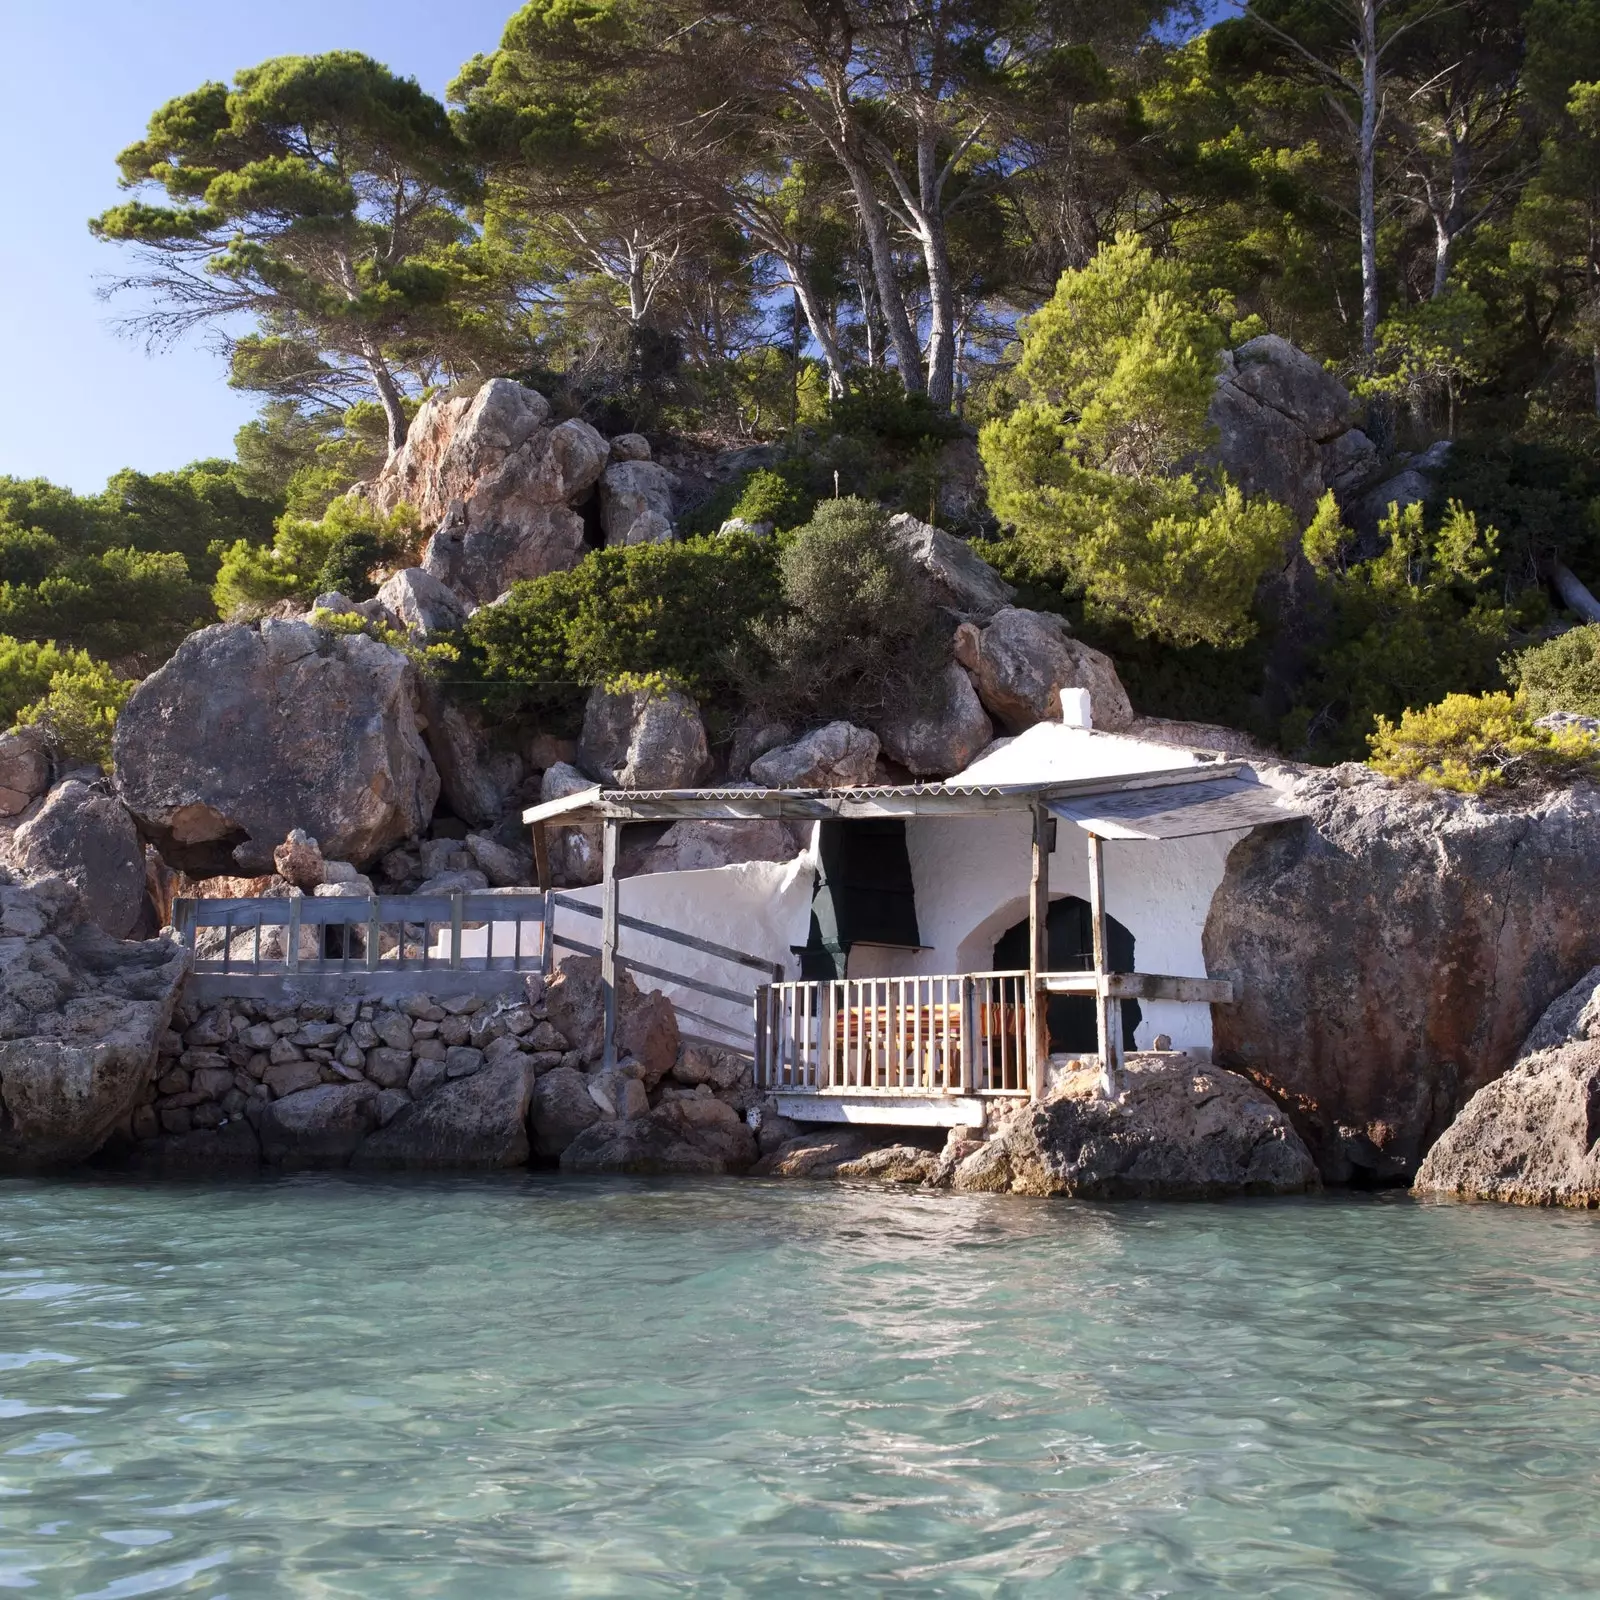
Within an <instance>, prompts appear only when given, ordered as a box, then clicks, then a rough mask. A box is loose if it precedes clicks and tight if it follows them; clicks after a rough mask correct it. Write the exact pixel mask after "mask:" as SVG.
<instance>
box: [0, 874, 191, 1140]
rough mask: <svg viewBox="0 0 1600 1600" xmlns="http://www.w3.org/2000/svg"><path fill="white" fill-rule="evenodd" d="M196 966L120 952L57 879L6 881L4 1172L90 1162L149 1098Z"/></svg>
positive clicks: (1, 984) (165, 951)
mask: <svg viewBox="0 0 1600 1600" xmlns="http://www.w3.org/2000/svg"><path fill="white" fill-rule="evenodd" d="M187 970H188V956H187V955H186V953H185V952H184V950H183V949H182V947H181V946H179V945H177V944H175V943H173V942H171V941H170V940H169V939H164V938H163V939H151V940H149V941H147V942H144V943H136V944H123V943H120V942H118V941H116V940H113V939H109V938H107V937H106V936H105V934H103V933H101V932H100V930H99V929H98V928H96V927H95V926H94V925H93V924H92V923H89V922H86V921H85V920H84V913H83V907H82V904H81V902H80V900H79V897H78V894H77V891H76V890H75V889H74V888H73V887H72V885H71V884H69V883H67V882H66V881H65V880H63V879H60V878H45V879H42V880H40V881H39V882H37V883H34V884H32V885H29V886H28V887H26V888H24V887H22V886H21V885H18V884H14V883H11V882H0V1170H7V1171H26V1170H33V1169H39V1168H49V1167H58V1166H70V1165H72V1164H74V1163H76V1162H79V1161H83V1160H85V1159H86V1158H87V1157H89V1156H91V1155H93V1154H94V1152H95V1151H96V1150H98V1149H99V1148H100V1146H101V1145H102V1144H104V1143H105V1141H106V1139H107V1137H108V1136H109V1135H110V1134H111V1133H112V1131H113V1130H114V1129H115V1128H117V1127H118V1126H120V1125H121V1124H123V1123H125V1122H126V1121H127V1119H128V1118H129V1117H130V1116H131V1115H132V1113H133V1111H134V1108H135V1107H136V1106H137V1105H138V1104H139V1103H140V1101H141V1099H142V1097H143V1096H144V1094H145V1092H146V1091H147V1090H148V1088H149V1085H150V1081H151V1078H152V1076H153V1074H154V1072H155V1066H156V1045H157V1041H158V1040H159V1039H160V1038H161V1036H162V1035H163V1034H164V1033H165V1031H166V1029H167V1026H168V1024H169V1022H170V1021H171V1018H172V1011H173V1006H174V1004H175V1002H176V1000H177V995H178V990H179V987H180V986H181V984H182V982H183V979H184V976H185V974H186V972H187Z"/></svg>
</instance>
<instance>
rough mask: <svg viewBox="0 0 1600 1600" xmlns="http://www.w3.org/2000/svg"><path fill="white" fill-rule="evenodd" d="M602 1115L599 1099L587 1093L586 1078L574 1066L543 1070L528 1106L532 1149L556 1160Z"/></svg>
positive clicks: (547, 1158) (546, 1157)
mask: <svg viewBox="0 0 1600 1600" xmlns="http://www.w3.org/2000/svg"><path fill="white" fill-rule="evenodd" d="M604 1115H605V1113H604V1112H602V1111H601V1109H600V1104H599V1102H598V1101H597V1100H596V1099H595V1098H594V1096H593V1095H591V1094H590V1093H589V1080H588V1079H587V1078H586V1077H584V1075H583V1074H582V1073H581V1072H579V1071H578V1070H577V1068H576V1067H557V1068H556V1069H555V1070H554V1071H553V1072H547V1073H545V1074H544V1075H543V1076H542V1077H541V1078H540V1079H539V1081H538V1083H537V1084H535V1085H534V1090H533V1103H532V1106H531V1108H530V1110H529V1122H530V1125H531V1126H532V1129H533V1149H534V1153H535V1154H536V1155H539V1156H542V1157H543V1158H544V1159H545V1160H547V1161H554V1160H556V1159H557V1158H558V1157H559V1156H560V1155H561V1152H562V1151H563V1150H565V1149H566V1148H567V1146H568V1145H570V1144H571V1143H572V1141H573V1140H574V1139H576V1138H577V1137H578V1135H579V1134H580V1133H582V1132H583V1130H584V1129H585V1128H587V1127H589V1126H590V1124H591V1123H595V1122H598V1121H599V1120H600V1119H601V1117H602V1116H604Z"/></svg>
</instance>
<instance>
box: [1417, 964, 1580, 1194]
mask: <svg viewBox="0 0 1600 1600" xmlns="http://www.w3.org/2000/svg"><path fill="white" fill-rule="evenodd" d="M1413 1188H1414V1189H1415V1190H1416V1192H1417V1193H1418V1194H1433V1195H1453V1196H1455V1197H1457V1198H1459V1199H1464V1200H1501V1201H1508V1202H1510V1203H1512V1204H1515V1205H1532V1206H1581V1207H1583V1208H1585V1209H1588V1210H1595V1209H1600V967H1596V968H1595V969H1594V970H1592V971H1590V972H1588V973H1586V974H1585V975H1584V976H1583V977H1582V978H1580V979H1579V980H1578V982H1577V983H1575V984H1574V985H1573V986H1572V988H1571V989H1569V990H1568V991H1567V992H1566V993H1565V994H1563V995H1562V996H1560V998H1559V999H1557V1000H1556V1001H1554V1002H1553V1003H1552V1004H1551V1006H1550V1007H1549V1009H1548V1010H1547V1011H1546V1012H1545V1014H1544V1015H1543V1016H1542V1017H1541V1018H1540V1019H1539V1021H1538V1022H1537V1023H1536V1024H1535V1026H1534V1029H1533V1031H1532V1032H1531V1033H1530V1034H1529V1035H1528V1037H1527V1040H1526V1041H1525V1042H1524V1044H1523V1052H1522V1056H1521V1058H1520V1059H1519V1060H1518V1061H1517V1063H1516V1065H1515V1066H1513V1067H1512V1069H1511V1070H1510V1071H1509V1072H1508V1073H1506V1075H1505V1076H1504V1077H1502V1078H1496V1079H1495V1081H1494V1082H1493V1083H1491V1084H1487V1085H1485V1086H1484V1087H1483V1088H1482V1089H1480V1090H1479V1091H1478V1092H1477V1093H1476V1094H1475V1095H1473V1097H1472V1098H1471V1099H1470V1100H1469V1101H1468V1102H1467V1104H1466V1106H1465V1108H1464V1109H1463V1110H1462V1112H1461V1115H1460V1116H1458V1117H1457V1118H1456V1120H1455V1121H1454V1122H1452V1123H1451V1124H1450V1126H1449V1127H1448V1128H1447V1129H1446V1130H1445V1132H1444V1135H1443V1137H1441V1138H1440V1140H1439V1142H1438V1143H1437V1144H1436V1145H1434V1147H1433V1148H1432V1149H1431V1150H1430V1151H1429V1152H1428V1154H1427V1156H1426V1158H1425V1159H1424V1160H1423V1163H1422V1165H1421V1167H1419V1168H1418V1169H1417V1177H1416V1182H1415V1183H1414V1185H1413Z"/></svg>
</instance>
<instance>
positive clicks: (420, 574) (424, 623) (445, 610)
mask: <svg viewBox="0 0 1600 1600" xmlns="http://www.w3.org/2000/svg"><path fill="white" fill-rule="evenodd" d="M378 604H379V605H381V606H382V607H383V609H384V610H385V611H387V612H388V613H389V615H390V616H392V617H393V618H394V619H395V621H396V622H398V623H399V624H400V626H401V627H402V628H404V629H405V630H406V631H407V632H408V633H409V634H410V635H411V637H412V638H413V639H416V640H418V641H419V642H420V643H426V642H427V640H428V639H429V638H431V637H432V636H433V635H434V634H437V633H453V632H454V631H455V630H456V629H457V628H460V627H462V626H464V625H465V623H466V620H467V607H466V606H465V604H464V603H463V602H462V600H461V597H460V596H459V595H458V594H457V593H456V592H455V590H454V589H450V588H447V587H446V586H445V585H444V584H442V583H441V582H440V581H439V580H438V579H437V578H436V577H434V575H433V574H432V573H431V572H429V571H428V570H427V569H426V568H424V567H406V568H404V569H403V570H402V571H400V572H397V573H395V575H394V576H393V577H392V578H390V579H389V581H388V582H387V583H385V584H384V586H383V587H382V588H381V589H379V590H378Z"/></svg>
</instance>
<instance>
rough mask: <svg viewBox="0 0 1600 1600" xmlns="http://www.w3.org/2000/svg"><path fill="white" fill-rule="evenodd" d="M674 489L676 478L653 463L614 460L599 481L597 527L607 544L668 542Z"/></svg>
mask: <svg viewBox="0 0 1600 1600" xmlns="http://www.w3.org/2000/svg"><path fill="white" fill-rule="evenodd" d="M623 437H624V438H626V437H628V435H626V434H625V435H624V436H623ZM677 486H678V480H677V478H675V477H674V476H673V475H672V473H670V472H668V471H667V469H666V468H665V467H663V466H660V465H659V464H658V463H656V462H654V461H638V460H628V461H613V462H612V464H611V465H610V466H609V467H607V468H606V470H605V473H604V475H603V476H602V477H601V479H600V526H601V528H603V529H604V530H605V536H606V543H607V544H659V543H662V542H665V541H670V540H671V538H672V492H673V490H674V489H676V488H677Z"/></svg>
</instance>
